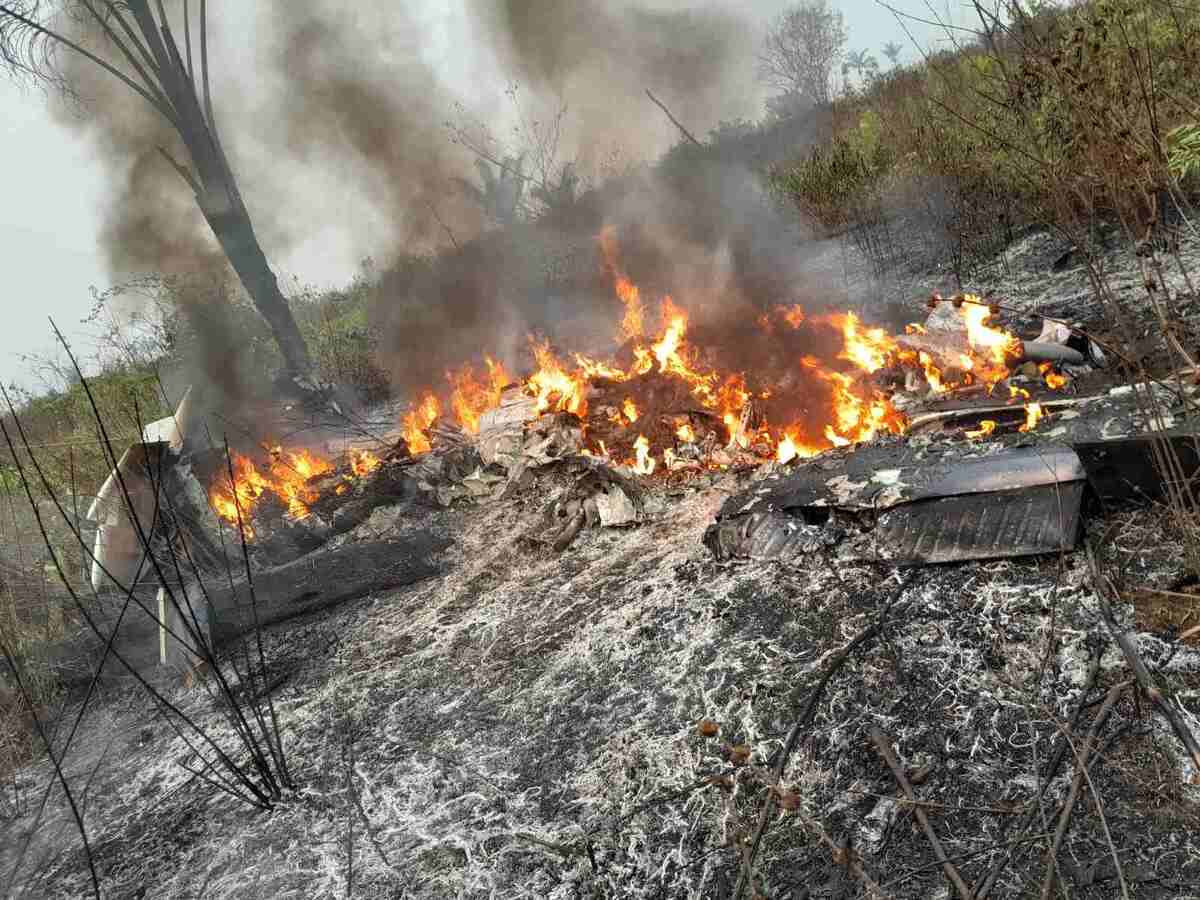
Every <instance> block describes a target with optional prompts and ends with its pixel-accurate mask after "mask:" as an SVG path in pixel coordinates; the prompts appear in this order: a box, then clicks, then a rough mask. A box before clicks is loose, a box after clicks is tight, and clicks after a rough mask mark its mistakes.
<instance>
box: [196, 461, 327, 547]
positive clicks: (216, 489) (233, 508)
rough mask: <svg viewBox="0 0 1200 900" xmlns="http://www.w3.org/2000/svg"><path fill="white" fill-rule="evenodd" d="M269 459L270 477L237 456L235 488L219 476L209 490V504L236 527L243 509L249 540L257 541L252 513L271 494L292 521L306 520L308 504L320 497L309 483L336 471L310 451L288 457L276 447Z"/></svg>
mask: <svg viewBox="0 0 1200 900" xmlns="http://www.w3.org/2000/svg"><path fill="white" fill-rule="evenodd" d="M270 456H271V467H270V470H269V474H263V473H262V472H260V471H259V469H258V467H257V466H256V465H255V464H254V461H253V460H251V459H249V458H248V457H246V456H243V455H242V454H240V453H234V454H233V457H232V464H233V484H232V486H231V485H230V483H229V476H228V475H227V474H226V475H224V476H218V477H217V479H216V480H215V481H214V483H213V485H212V487H211V488H210V489H209V494H208V500H209V504H210V505H211V506H212V508H213V511H214V512H216V514H217V515H218V516H220V517H221V518H222V519H224V520H225V521H227V522H229V523H230V524H232V525H236V524H237V521H238V511H239V509H240V511H241V518H242V528H243V531H244V533H245V535H246V539H247V540H251V539H253V537H254V529H253V528H252V527H251V526H250V524H249V519H250V513H251V511H252V510H253V509H254V506H255V504H256V503H258V501H259V500H260V499H261V498H262V496H263V495H264V494H265V493H267V492H270V493H272V494H274V495H275V496H276V497H278V498H279V499H280V500H282V501H283V502H284V503H285V504H287V513H288V515H289V516H291V517H292V518H293V519H306V518H308V515H309V509H308V507H309V504H311V503H313V502H314V501H316V499H317V496H318V494H317V491H316V490H314V489H313V488H311V487H310V486H309V484H308V481H309V479H311V478H313V477H315V476H317V475H323V474H325V473H326V472H330V471H332V470H333V466H332V465H331V464H330V463H329V461H328V460H325V459H322V458H321V457H319V456H317V455H316V454H314V453H312V452H311V451H309V450H303V449H302V450H297V451H294V452H286V453H285V452H284V451H283V450H282V449H281V448H279V447H278V446H276V447H272V448H271V450H270Z"/></svg>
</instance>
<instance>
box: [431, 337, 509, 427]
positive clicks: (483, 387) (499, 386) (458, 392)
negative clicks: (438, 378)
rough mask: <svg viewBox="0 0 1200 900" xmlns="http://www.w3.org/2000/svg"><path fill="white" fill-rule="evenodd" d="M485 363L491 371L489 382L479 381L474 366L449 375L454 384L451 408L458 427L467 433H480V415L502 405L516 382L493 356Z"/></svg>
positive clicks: (467, 366) (488, 375) (464, 367)
mask: <svg viewBox="0 0 1200 900" xmlns="http://www.w3.org/2000/svg"><path fill="white" fill-rule="evenodd" d="M484 362H485V363H487V369H488V374H487V381H486V382H483V381H479V380H477V379H476V378H475V370H474V369H473V368H472V367H471V365H470V364H467V365H465V366H463V367H462V368H461V369H460V370H459V371H457V372H455V373H453V374H449V375H447V376H446V377H447V379H448V380H449V381H450V383H451V384H452V385H454V390H453V392H452V393H451V394H450V407H451V409H453V410H454V417H455V418H456V419H457V420H458V424H459V425H460V426H462V429H463V431H465V432H467V434H478V433H479V418H480V416H482V415H483V414H484V413H485V412H487V411H488V410H489V409H495V408H496V407H497V406H499V405H500V395H501V394H502V393H503V392H504V389H505V388H506V387H508V385H509V383H510V382H511V381H512V379H511V378H510V377H509V374H508V372H507V371H505V369H504V366H503V364H501V363H498V362H496V361H495V360H494V359H492V358H491V357H490V356H488V357H484Z"/></svg>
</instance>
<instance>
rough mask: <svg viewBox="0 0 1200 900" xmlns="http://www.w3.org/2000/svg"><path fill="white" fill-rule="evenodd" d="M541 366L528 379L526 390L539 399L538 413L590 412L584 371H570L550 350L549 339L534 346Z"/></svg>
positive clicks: (535, 358) (535, 355)
mask: <svg viewBox="0 0 1200 900" xmlns="http://www.w3.org/2000/svg"><path fill="white" fill-rule="evenodd" d="M533 358H534V361H535V362H537V365H538V369H537V371H536V372H534V373H533V375H531V376H530V377H529V380H528V381H526V382H525V389H526V390H527V391H528V392H529V393H530V394H531V395H533V396H534V397H536V398H537V409H538V412H539V413H542V412H546V411H547V410H550V409H554V410H557V411H562V412H571V413H575V414H576V415H578V416H583V415H585V414H586V413H587V399H586V398H585V396H584V391H585V390H586V387H587V379H586V378H585V377H584V375H583V373H582V372H575V373H568V372H567V370H566V369H564V368H563V367H562V363H560V362H559V361H558V357H556V356H555V355H554V351H552V350H551V349H550V344H549V343H548V342H543V343H540V344H538V343H535V344H534V345H533Z"/></svg>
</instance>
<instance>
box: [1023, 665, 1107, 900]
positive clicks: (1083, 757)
mask: <svg viewBox="0 0 1200 900" xmlns="http://www.w3.org/2000/svg"><path fill="white" fill-rule="evenodd" d="M1128 686H1129V683H1128V682H1122V683H1121V684H1118V685H1114V686H1113V687H1112V688H1110V689H1109V691H1108V693H1107V694H1106V695H1105V697H1104V702H1103V703H1102V704H1101V705H1100V710H1099V712H1097V713H1096V718H1095V719H1093V720H1092V727H1091V728H1090V729H1089V730H1088V733H1087V738H1086V739H1085V740H1084V744H1083V751H1082V752H1076V751H1075V746H1074V744H1071V743H1070V741H1071V739H1070V737H1069V736H1068V735H1067V733H1066V731H1063V738H1064V739H1065V740H1066V741H1067V743H1068V745H1069V746H1070V747H1071V752H1072V753H1073V754H1074V756H1075V764H1076V770H1075V778H1074V780H1073V781H1072V782H1071V790H1070V792H1069V793H1068V794H1067V802H1066V803H1065V804H1064V805H1063V810H1062V812H1061V813H1060V814H1059V816H1058V824H1057V825H1056V826H1055V828H1054V840H1053V842H1052V843H1051V844H1050V850H1049V852H1048V854H1047V857H1048V858H1047V861H1046V875H1045V877H1044V878H1043V879H1042V892H1041V897H1042V900H1049V897H1050V893H1051V891H1053V889H1054V872H1055V868H1056V866H1057V862H1058V852H1059V850H1060V849H1062V842H1063V838H1064V837H1065V836H1066V833H1067V828H1068V827H1070V824H1071V813H1072V812H1073V811H1074V809H1075V801H1076V800H1078V799H1079V792H1080V789H1081V788H1082V787H1083V781H1084V778H1085V777H1086V776H1087V766H1088V760H1089V758H1090V757H1091V755H1092V751H1093V750H1094V749H1095V747H1096V738H1097V736H1098V735H1099V733H1100V729H1101V728H1102V727H1103V726H1104V722H1105V721H1106V720H1107V719H1108V714H1109V713H1111V712H1112V709H1113V707H1114V706H1115V705H1116V703H1117V701H1118V700H1120V699H1121V694H1123V693H1124V692H1125V688H1127V687H1128ZM1088 783H1089V784H1090V783H1091V781H1090V780H1089V782H1088Z"/></svg>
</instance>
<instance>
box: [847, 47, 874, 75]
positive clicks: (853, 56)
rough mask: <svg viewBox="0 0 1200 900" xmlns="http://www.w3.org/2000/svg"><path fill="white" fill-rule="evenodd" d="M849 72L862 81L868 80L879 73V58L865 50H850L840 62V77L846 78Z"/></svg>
mask: <svg viewBox="0 0 1200 900" xmlns="http://www.w3.org/2000/svg"><path fill="white" fill-rule="evenodd" d="M851 72H854V73H855V74H857V75H858V77H859V78H860V79H861V80H863V81H870V80H871V79H872V78H874V77H875V76H876V75H878V74H879V60H877V59H876V58H875V57H874V56H872V55H871V54H870V53H869V52H867V51H866V50H857V51H855V50H852V51H850V53H848V54H846V61H845V62H843V63H842V77H843V78H846V77H847V76H849V74H850V73H851Z"/></svg>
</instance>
